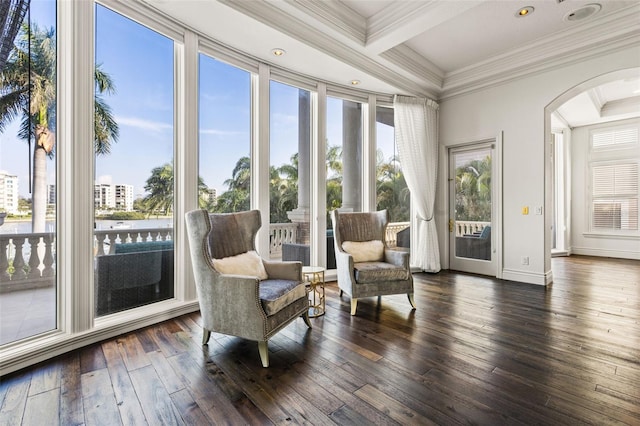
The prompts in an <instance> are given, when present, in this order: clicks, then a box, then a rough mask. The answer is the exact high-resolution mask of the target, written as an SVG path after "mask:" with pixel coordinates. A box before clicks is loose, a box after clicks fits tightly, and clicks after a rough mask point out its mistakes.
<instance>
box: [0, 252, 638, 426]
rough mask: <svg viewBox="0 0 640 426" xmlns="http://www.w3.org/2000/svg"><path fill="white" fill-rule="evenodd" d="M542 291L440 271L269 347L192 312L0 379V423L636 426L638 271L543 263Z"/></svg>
mask: <svg viewBox="0 0 640 426" xmlns="http://www.w3.org/2000/svg"><path fill="white" fill-rule="evenodd" d="M553 272H554V278H555V282H554V283H553V284H552V285H551V286H549V287H548V288H546V289H545V288H544V287H540V286H535V285H527V284H520V283H514V282H507V281H498V280H495V279H490V278H484V277H478V276H472V275H466V274H460V273H453V272H446V271H443V272H441V273H439V274H436V275H431V274H416V275H415V300H416V304H417V307H418V309H417V310H416V311H411V309H410V305H409V302H408V301H407V298H406V296H403V295H397V296H386V297H383V298H382V301H381V302H380V303H378V300H377V299H376V298H372V299H365V300H362V301H360V302H359V303H358V312H357V316H355V317H352V316H350V315H349V308H350V305H349V300H348V298H346V297H344V298H342V299H341V298H340V297H339V296H338V291H337V287H336V285H335V283H329V284H328V285H327V314H326V315H325V316H323V317H319V318H315V319H312V324H313V326H314V328H313V330H310V331H309V330H307V327H306V326H305V324H304V322H303V321H302V320H297V321H295V322H294V323H293V324H291V325H289V326H288V327H287V328H286V329H284V330H283V331H281V332H280V333H279V334H277V335H276V336H275V337H274V338H273V339H272V340H271V341H270V346H269V349H270V361H271V366H270V367H269V368H262V367H261V364H260V358H259V356H258V346H257V344H255V343H254V342H249V341H245V340H241V339H238V338H233V337H227V336H223V335H219V334H213V335H212V339H211V341H210V343H209V345H208V346H204V347H203V346H201V344H200V341H201V335H202V334H201V329H200V327H199V326H198V322H199V315H198V314H197V313H196V314H191V315H186V316H183V317H180V318H177V319H174V320H171V321H167V322H164V323H162V324H158V325H156V326H152V327H148V328H145V329H142V330H138V331H137V332H134V333H130V334H126V335H123V336H119V337H117V338H114V339H111V340H107V341H104V342H102V343H100V344H96V345H93V346H90V347H86V348H83V349H80V350H77V351H74V352H72V353H68V354H66V355H63V356H60V357H58V358H55V359H53V360H51V361H48V362H46V363H42V364H39V365H36V366H34V367H32V368H29V369H26V370H23V371H19V372H17V373H14V374H11V375H9V376H7V377H3V378H2V380H1V384H0V401H1V406H0V424H1V425H18V424H24V425H34V424H47V425H54V424H61V425H80V424H86V425H118V424H126V425H142V424H149V425H161V424H195V425H208V424H234V425H235V424H251V425H254V424H274V423H275V424H285V423H288V424H312V425H324V424H332V423H336V424H341V425H348V424H354V425H364V424H375V425H383V424H420V425H422V424H441V425H449V424H458V423H466V424H469V423H470V424H484V425H502V424H549V425H574V424H628V425H639V424H640V262H638V261H629V260H614V259H602V258H592V257H581V256H574V257H571V258H555V259H553Z"/></svg>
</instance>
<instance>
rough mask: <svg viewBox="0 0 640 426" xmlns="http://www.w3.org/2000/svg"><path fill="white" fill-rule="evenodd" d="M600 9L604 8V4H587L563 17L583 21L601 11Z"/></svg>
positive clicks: (566, 19)
mask: <svg viewBox="0 0 640 426" xmlns="http://www.w3.org/2000/svg"><path fill="white" fill-rule="evenodd" d="M600 9H602V6H601V5H599V4H598V3H592V4H587V5H585V6H582V7H580V8H578V9H575V10H573V11H571V12H569V13H567V14H566V15H564V18H562V19H563V20H565V21H582V20H583V19H586V18H588V17H590V16H592V15H595V14H596V13H598V12H600Z"/></svg>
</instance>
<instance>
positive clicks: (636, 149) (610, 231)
mask: <svg viewBox="0 0 640 426" xmlns="http://www.w3.org/2000/svg"><path fill="white" fill-rule="evenodd" d="M630 129H635V130H636V140H635V141H633V142H630V143H622V144H611V145H609V146H594V137H597V136H598V135H602V134H604V133H616V132H620V131H625V130H630ZM588 135H589V140H588V143H589V149H588V164H587V168H586V176H585V177H586V181H587V193H586V194H585V195H586V196H585V200H586V206H585V207H586V209H585V211H586V214H587V215H588V218H587V222H586V223H588V232H587V234H588V235H590V236H609V237H619V238H640V226H638V228H637V229H615V228H603V227H596V226H595V223H594V214H595V203H596V202H597V201H598V200H603V201H606V200H611V199H614V198H615V199H616V200H623V199H634V198H635V199H636V200H638V204H639V206H638V218H637V219H636V220H637V221H638V222H639V223H640V173H638V182H637V186H636V193H635V195H622V196H619V195H615V194H605V195H602V196H599V195H595V194H594V191H595V188H594V173H595V170H596V169H597V168H599V167H604V166H622V165H628V164H635V166H636V167H637V168H638V170H639V171H640V120H633V121H631V122H625V123H622V124H621V123H620V122H614V123H607V124H604V125H599V126H596V127H593V128H591V129H589V133H588Z"/></svg>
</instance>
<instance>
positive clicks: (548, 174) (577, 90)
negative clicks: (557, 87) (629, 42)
mask: <svg viewBox="0 0 640 426" xmlns="http://www.w3.org/2000/svg"><path fill="white" fill-rule="evenodd" d="M639 75H640V68H638V67H635V68H627V69H622V70H618V71H613V72H610V73H606V74H602V75H599V76H597V77H594V78H591V79H589V80H586V81H584V82H582V83H580V84H577V85H576V86H574V87H572V88H570V89H568V90H566V91H565V92H563V93H561V94H560V95H558V97H556V98H555V99H554V100H553V101H551V102H550V103H549V104H548V105H547V106H546V107H545V109H544V134H545V136H544V141H545V145H544V159H545V219H544V220H545V228H544V229H545V256H544V263H545V265H544V266H545V271H551V247H552V237H553V235H552V221H553V203H554V200H553V199H552V194H553V187H552V184H553V169H552V162H551V156H552V151H551V149H552V148H551V147H552V140H551V138H552V124H551V121H552V119H551V115H552V114H553V113H554V112H555V111H556V110H557V109H558V108H560V107H561V106H562V105H563V104H565V103H566V102H567V101H569V100H571V99H573V98H574V97H576V96H578V95H580V94H581V93H583V92H585V91H588V90H591V89H593V88H596V87H598V86H601V85H603V84H606V83H610V82H614V81H617V80H624V79H629V78H635V79H637V78H638V76H639ZM568 207H569V211H568V212H567V214H568V215H569V216H570V215H571V210H570V206H568ZM570 241H571V231H569V245H571V242H570ZM551 280H552V277H550V279H549V282H550V281H551Z"/></svg>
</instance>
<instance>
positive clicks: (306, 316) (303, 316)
mask: <svg viewBox="0 0 640 426" xmlns="http://www.w3.org/2000/svg"><path fill="white" fill-rule="evenodd" d="M302 319H303V320H304V323H305V324H307V327H309V328H313V327H311V321H309V310H308V309H307V310H306V312H305V313H304V314H302Z"/></svg>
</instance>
